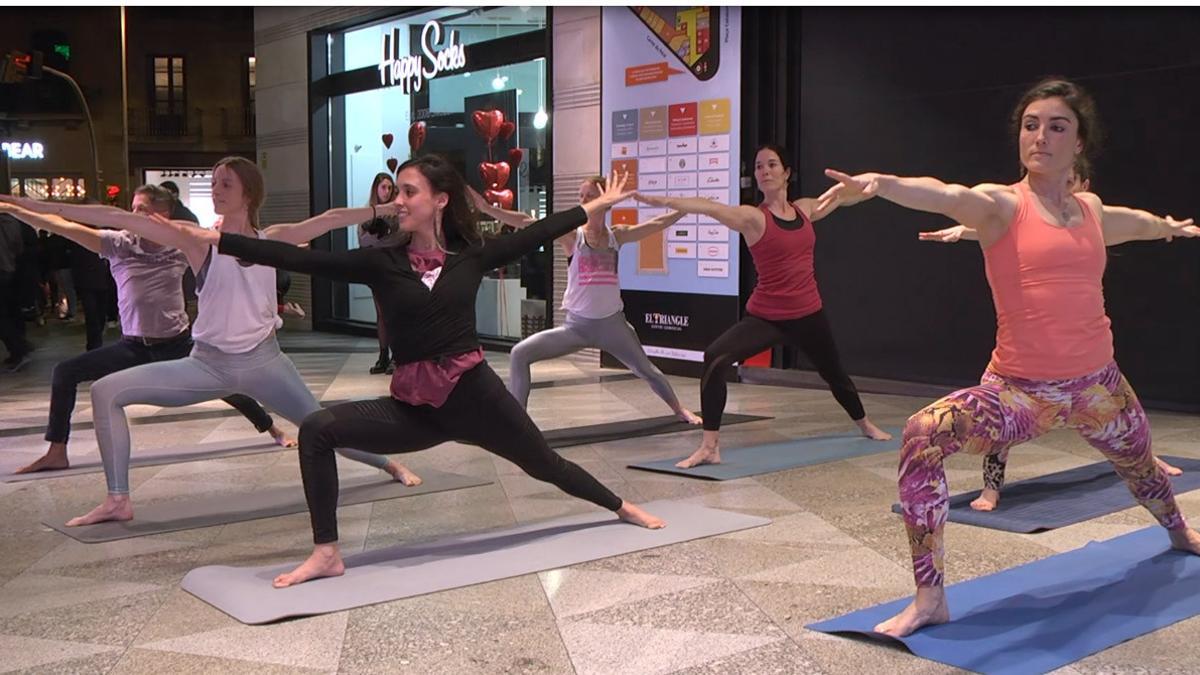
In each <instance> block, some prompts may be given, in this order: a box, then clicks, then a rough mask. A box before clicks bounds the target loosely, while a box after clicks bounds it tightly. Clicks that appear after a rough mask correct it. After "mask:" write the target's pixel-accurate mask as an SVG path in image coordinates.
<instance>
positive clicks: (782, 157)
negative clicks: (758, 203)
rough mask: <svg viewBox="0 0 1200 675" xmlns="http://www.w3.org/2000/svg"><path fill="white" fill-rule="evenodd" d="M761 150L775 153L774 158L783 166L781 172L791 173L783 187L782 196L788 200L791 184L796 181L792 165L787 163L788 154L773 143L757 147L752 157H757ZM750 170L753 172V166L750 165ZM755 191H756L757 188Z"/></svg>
mask: <svg viewBox="0 0 1200 675" xmlns="http://www.w3.org/2000/svg"><path fill="white" fill-rule="evenodd" d="M763 150H770V151H771V152H773V153H775V156H776V157H778V158H779V163H780V164H782V165H783V170H784V171H791V174H790V175H789V176H788V180H787V185H786V187H784V191H785V193H786V194H785V195H784V196H786V197H788V198H789V199H790V194H791V190H792V183H793V182H795V180H796V172H795V171H792V164H791V162H789V161H788V157H789V154H788V151H787V149H786V148H784V147H783V146H782V145H776V144H774V143H763V144H762V145H759V146H758V148H757V149H755V150H754V156H755V157H758V153H760V152H762V151H763ZM750 168H751V170H752V171H753V168H754V167H753V165H751V167H750ZM755 189H757V187H756V188H755ZM759 191H760V192H761V190H759Z"/></svg>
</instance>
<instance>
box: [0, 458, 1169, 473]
mask: <svg viewBox="0 0 1200 675" xmlns="http://www.w3.org/2000/svg"><path fill="white" fill-rule="evenodd" d="M1154 461H1155V463H1157V464H1158V468H1160V469H1162V470H1163V471H1165V472H1166V473H1167V475H1168V476H1182V475H1183V469H1181V468H1179V467H1177V466H1172V465H1170V464H1167V463H1166V462H1164V461H1163V460H1162V458H1161V457H1155V458H1154ZM17 473H20V472H19V471H18V472H17Z"/></svg>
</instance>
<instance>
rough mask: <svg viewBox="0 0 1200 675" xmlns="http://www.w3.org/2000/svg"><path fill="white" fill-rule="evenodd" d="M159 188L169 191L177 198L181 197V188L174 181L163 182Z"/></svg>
mask: <svg viewBox="0 0 1200 675" xmlns="http://www.w3.org/2000/svg"><path fill="white" fill-rule="evenodd" d="M158 186H159V187H161V188H165V189H166V190H167V191H169V192H170V193H171V194H172V195H174V196H176V197H178V196H179V186H178V185H176V184H175V181H173V180H164V181H163V182H161V183H159V184H158Z"/></svg>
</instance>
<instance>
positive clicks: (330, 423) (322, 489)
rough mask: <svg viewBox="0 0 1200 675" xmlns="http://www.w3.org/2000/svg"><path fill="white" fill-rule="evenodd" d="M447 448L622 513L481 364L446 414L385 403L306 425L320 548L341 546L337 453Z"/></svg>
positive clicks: (306, 459) (303, 458)
mask: <svg viewBox="0 0 1200 675" xmlns="http://www.w3.org/2000/svg"><path fill="white" fill-rule="evenodd" d="M446 441H458V442H461V443H470V444H472V445H478V446H479V447H481V448H483V449H484V450H487V451H488V452H490V453H493V454H495V455H499V456H501V457H503V458H504V459H507V460H508V461H510V462H512V463H514V464H516V465H517V466H519V467H521V469H522V470H523V471H525V473H527V474H529V475H530V476H532V477H534V478H536V479H538V480H540V481H545V482H547V483H553V484H554V485H556V486H557V487H558V488H559V489H560V490H562V491H563V492H566V493H567V494H569V495H571V496H573V497H578V498H580V499H586V500H587V501H589V502H592V503H593V504H596V505H597V506H601V507H604V508H606V509H608V510H610V511H616V510H617V509H619V508H621V498H620V497H618V496H616V495H615V494H613V492H612V491H611V490H609V489H608V488H606V487H604V485H602V484H601V483H600V481H598V480H596V479H595V478H594V477H592V475H591V474H589V473H588V472H587V471H584V470H583V469H582V468H581V467H580V466H579V465H577V464H575V463H574V462H569V461H567V460H565V459H563V458H562V457H561V456H560V455H559V454H558V453H556V452H554V451H553V450H551V449H550V446H549V445H547V444H546V439H545V438H543V437H542V432H541V431H539V430H538V428H537V426H535V425H534V423H533V420H531V419H529V415H528V414H526V413H525V410H524V409H523V408H522V407H521V404H519V403H517V400H516V399H514V398H513V397H512V396H511V395H510V394H509V393H508V390H507V389H505V387H504V383H503V382H501V381H500V378H499V377H497V376H496V373H495V372H493V371H492V369H491V368H490V367H489V366H488V365H487V364H486V363H480V364H479V365H477V366H475V367H474V368H472V369H471V370H469V371H467V372H466V373H463V376H462V379H460V380H459V381H458V384H457V385H455V387H454V391H453V392H451V393H450V398H448V399H447V400H446V403H445V404H443V405H442V407H440V408H434V407H432V406H428V405H419V406H414V405H409V404H407V403H403V402H401V401H397V400H396V399H393V398H391V397H383V398H377V399H374V400H370V401H354V402H351V403H343V404H341V405H335V406H333V407H330V408H325V409H323V410H320V411H317V412H315V413H313V414H311V415H309V416H308V417H306V418H305V419H304V423H303V424H302V425H300V474H301V476H302V477H303V479H304V496H305V498H306V499H307V500H308V512H309V517H310V518H311V519H312V528H313V542H314V543H317V544H328V543H331V542H335V541H337V538H338V531H337V503H338V474H337V462H336V460H335V458H334V457H335V456H334V453H333V449H334V448H354V449H357V450H365V451H367V452H373V453H376V454H391V453H398V452H416V451H417V450H424V449H426V448H431V447H433V446H435V445H437V444H439V443H444V442H446Z"/></svg>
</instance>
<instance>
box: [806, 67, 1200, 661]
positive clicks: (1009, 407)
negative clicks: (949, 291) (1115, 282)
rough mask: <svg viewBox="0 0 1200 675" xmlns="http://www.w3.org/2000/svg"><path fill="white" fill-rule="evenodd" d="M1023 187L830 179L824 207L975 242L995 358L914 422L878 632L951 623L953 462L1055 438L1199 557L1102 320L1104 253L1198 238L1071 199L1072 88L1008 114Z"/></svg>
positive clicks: (1091, 113) (1178, 227)
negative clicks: (1102, 468)
mask: <svg viewBox="0 0 1200 675" xmlns="http://www.w3.org/2000/svg"><path fill="white" fill-rule="evenodd" d="M1013 127H1014V131H1015V133H1016V136H1017V144H1018V148H1019V151H1020V160H1021V164H1022V165H1023V166H1024V167H1025V170H1026V172H1027V173H1026V176H1025V177H1024V178H1023V179H1022V180H1021V182H1019V183H1017V184H1016V185H996V184H983V185H977V186H975V187H974V188H967V187H965V186H962V185H948V184H946V183H943V182H941V181H939V180H937V179H935V178H900V177H897V176H889V175H882V174H875V173H866V174H860V175H857V176H849V175H846V174H844V173H840V172H838V171H833V170H828V171H826V174H827V175H828V176H829V177H830V178H833V179H834V180H836V181H838V184H837V185H835V186H834V187H832V188H830V189H829V190H828V191H827V192H826V193H825V194H824V195H822V196H821V199H820V202H819V207H820V208H823V209H828V208H832V207H834V206H837V205H841V206H848V205H850V204H855V203H858V202H861V201H863V200H866V199H870V198H871V197H876V196H879V197H882V198H884V199H886V200H888V201H891V202H895V203H897V204H899V205H901V206H905V207H908V208H911V209H916V210H919V211H927V212H930V213H940V214H942V215H945V216H948V217H950V218H954V219H955V220H956V221H957V222H960V223H969V224H970V225H971V227H972V228H973V229H975V231H976V232H978V237H979V243H980V245H981V246H982V247H983V250H984V259H985V262H986V267H987V277H988V283H989V284H990V285H991V287H992V299H993V301H994V302H995V306H996V323H997V331H996V349H995V351H994V352H993V353H992V360H991V363H990V364H989V365H988V368H987V370H986V372H985V373H984V375H983V378H982V382H981V383H980V384H979V385H978V386H975V387H970V388H968V389H963V390H961V391H957V392H955V393H953V394H950V395H949V396H947V397H945V398H943V399H941V400H938V401H936V402H934V403H933V404H931V405H929V406H928V407H926V408H925V409H923V410H921V411H919V412H918V413H916V414H915V415H913V416H912V417H911V418H909V420H908V424H907V425H906V427H905V429H904V440H903V444H902V447H901V451H900V478H899V483H900V504H901V508H902V511H903V515H904V525H905V528H906V529H907V531H908V541H909V546H910V548H911V552H912V561H913V571H914V577H915V580H916V585H917V593H916V598H915V599H914V600H913V602H912V603H911V604H910V605H909V606H908V607H907V608H905V609H904V610H903V611H902V612H900V613H899V614H897V615H896V616H894V617H892V618H891V619H888V620H887V621H884V622H883V623H881V624H879V625H878V626H876V627H875V630H876V631H878V632H881V633H886V634H888V635H892V636H896V637H900V636H904V635H908V634H910V633H912V632H913V631H915V630H917V629H919V628H921V627H922V626H926V625H930V624H937V623H945V622H947V621H949V620H950V611H949V608H948V606H947V604H946V595H945V592H944V590H943V583H944V568H943V563H942V561H943V554H944V552H943V545H942V534H943V530H944V529H945V523H946V514H947V511H948V505H947V502H948V500H949V496H950V495H949V489H948V487H947V485H946V473H945V470H944V468H943V466H942V462H943V459H944V458H945V457H946V456H947V455H951V454H954V453H956V452H959V451H960V450H965V451H967V452H971V453H975V454H983V455H1003V454H1005V453H1007V452H1008V450H1009V448H1011V447H1012V446H1014V445H1016V444H1018V443H1023V442H1025V441H1029V440H1032V439H1034V438H1037V437H1038V436H1040V435H1042V434H1044V433H1045V432H1047V431H1049V430H1051V429H1059V428H1068V429H1074V430H1076V431H1077V432H1079V434H1080V435H1081V436H1083V438H1084V440H1086V441H1087V442H1088V443H1089V444H1091V445H1092V446H1093V447H1095V448H1096V449H1098V450H1100V452H1102V453H1104V455H1105V456H1106V457H1107V458H1108V459H1109V461H1110V462H1112V464H1113V467H1114V469H1115V470H1116V472H1117V474H1118V475H1119V476H1120V477H1121V478H1122V479H1124V480H1125V482H1126V484H1128V486H1129V489H1130V491H1131V492H1132V493H1133V495H1134V496H1135V497H1136V499H1137V500H1138V502H1139V503H1140V504H1141V505H1142V506H1144V507H1145V508H1146V509H1147V510H1149V511H1150V513H1151V514H1152V515H1154V517H1155V518H1156V519H1157V520H1158V522H1159V523H1160V524H1161V525H1162V526H1163V527H1165V528H1166V529H1167V531H1168V534H1169V536H1170V539H1171V544H1172V545H1173V546H1174V547H1175V548H1178V549H1181V550H1184V551H1188V552H1191V553H1195V554H1200V533H1197V532H1195V531H1194V530H1192V529H1190V528H1189V527H1188V526H1187V524H1186V522H1185V521H1184V518H1183V515H1182V514H1181V513H1180V511H1179V508H1178V506H1177V505H1176V504H1175V497H1174V494H1173V493H1172V490H1171V483H1170V480H1169V479H1168V478H1167V475H1166V473H1165V472H1164V471H1163V470H1162V468H1160V467H1159V466H1157V465H1156V464H1155V461H1154V456H1153V455H1152V454H1151V451H1150V430H1149V423H1148V422H1147V420H1146V414H1145V412H1144V411H1143V410H1142V406H1141V404H1140V403H1139V402H1138V399H1137V396H1136V395H1135V394H1134V392H1133V389H1132V387H1130V385H1129V383H1128V382H1127V381H1126V380H1125V377H1124V376H1123V375H1121V371H1120V370H1119V369H1118V368H1117V365H1116V363H1115V362H1114V361H1113V350H1112V333H1111V330H1110V324H1109V320H1108V316H1107V315H1106V314H1105V312H1104V294H1103V288H1102V277H1103V274H1104V265H1105V260H1106V253H1105V247H1106V246H1112V245H1114V244H1118V243H1122V242H1126V241H1132V240H1139V239H1141V240H1149V239H1167V240H1170V239H1171V238H1173V237H1177V236H1182V237H1195V236H1200V230H1197V228H1196V227H1195V226H1193V225H1192V221H1191V220H1185V221H1176V220H1174V219H1172V218H1170V217H1167V218H1160V217H1158V216H1155V215H1153V214H1151V213H1148V212H1146V211H1137V210H1133V209H1127V208H1121V207H1112V206H1105V205H1104V204H1102V203H1101V201H1100V198H1099V197H1097V196H1096V195H1094V194H1092V193H1090V192H1083V193H1079V194H1071V192H1070V191H1069V190H1068V188H1067V185H1068V183H1067V176H1068V174H1069V173H1070V172H1071V170H1072V167H1073V166H1075V164H1076V162H1077V159H1078V158H1079V157H1081V156H1082V157H1084V158H1086V157H1087V156H1088V154H1089V153H1090V151H1091V150H1093V148H1094V146H1095V145H1096V143H1097V140H1098V135H1099V134H1098V128H1097V124H1096V111H1095V104H1094V103H1093V102H1092V99H1091V97H1090V96H1089V95H1088V94H1087V92H1085V91H1084V90H1083V89H1082V88H1081V87H1079V86H1078V85H1076V84H1074V83H1072V82H1068V81H1065V80H1045V81H1043V82H1040V83H1038V84H1037V85H1035V86H1034V87H1032V88H1031V89H1030V90H1029V91H1028V92H1026V93H1025V95H1024V96H1023V97H1022V99H1021V101H1020V103H1018V105H1017V107H1016V109H1015V110H1014V114H1013Z"/></svg>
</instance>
